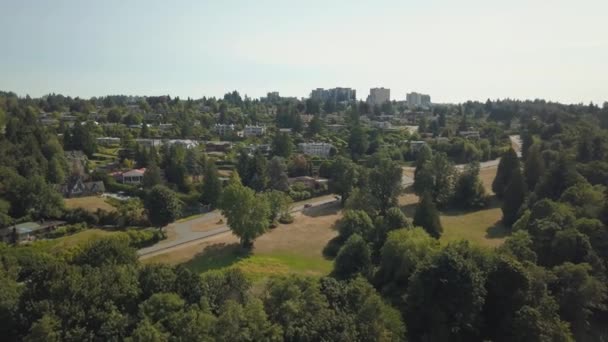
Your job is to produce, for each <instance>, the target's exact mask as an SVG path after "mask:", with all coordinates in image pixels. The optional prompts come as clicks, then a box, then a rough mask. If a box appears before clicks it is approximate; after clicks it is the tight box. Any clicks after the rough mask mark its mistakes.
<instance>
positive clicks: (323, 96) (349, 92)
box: [310, 87, 357, 102]
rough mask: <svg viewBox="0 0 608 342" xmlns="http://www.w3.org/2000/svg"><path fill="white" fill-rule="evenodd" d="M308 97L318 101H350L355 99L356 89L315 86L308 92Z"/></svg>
mask: <svg viewBox="0 0 608 342" xmlns="http://www.w3.org/2000/svg"><path fill="white" fill-rule="evenodd" d="M310 98H311V99H313V100H318V101H334V102H352V101H356V100H357V91H356V90H354V89H352V88H340V87H338V88H332V89H327V90H326V89H323V88H317V89H315V90H313V91H311V92H310Z"/></svg>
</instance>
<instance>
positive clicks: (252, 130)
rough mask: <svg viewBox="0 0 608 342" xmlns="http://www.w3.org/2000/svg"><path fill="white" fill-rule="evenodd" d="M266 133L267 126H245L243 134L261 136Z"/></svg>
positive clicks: (245, 135)
mask: <svg viewBox="0 0 608 342" xmlns="http://www.w3.org/2000/svg"><path fill="white" fill-rule="evenodd" d="M264 134H266V126H257V125H256V126H250V125H247V126H245V129H244V130H243V136H244V137H245V138H247V137H259V136H261V135H264Z"/></svg>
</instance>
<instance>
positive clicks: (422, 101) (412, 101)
mask: <svg viewBox="0 0 608 342" xmlns="http://www.w3.org/2000/svg"><path fill="white" fill-rule="evenodd" d="M406 98H407V105H408V106H410V107H429V106H430V105H431V96H430V95H427V94H420V93H416V92H411V93H409V94H407V96H406Z"/></svg>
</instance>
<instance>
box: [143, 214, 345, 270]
mask: <svg viewBox="0 0 608 342" xmlns="http://www.w3.org/2000/svg"><path fill="white" fill-rule="evenodd" d="M340 216H341V214H340V212H339V208H338V207H337V206H335V205H331V206H330V205H325V206H321V207H313V208H310V209H307V210H306V212H305V213H297V214H295V215H294V222H293V223H292V224H289V225H279V226H278V227H276V228H274V229H271V230H269V231H268V232H267V233H266V234H264V235H263V236H261V237H259V238H258V239H256V241H255V244H254V247H253V249H252V250H251V251H250V252H244V251H243V250H242V249H241V248H240V246H239V240H238V238H237V237H236V236H234V235H232V234H231V233H229V232H228V233H225V234H219V235H216V236H213V237H210V238H207V239H205V240H204V241H201V242H198V243H193V244H188V245H186V246H180V247H179V248H174V249H172V250H170V251H168V252H167V253H164V254H159V255H156V256H153V257H149V258H144V259H143V260H142V261H143V262H145V263H164V264H172V265H175V264H184V265H185V266H186V267H188V268H190V269H191V270H193V271H195V272H205V271H208V270H213V269H222V268H227V267H236V268H239V269H241V270H242V271H243V272H244V273H245V274H247V275H248V276H249V277H250V278H252V279H254V280H256V281H262V280H263V279H265V278H267V277H269V276H273V275H284V274H291V273H295V274H303V275H310V276H323V275H326V274H328V273H329V272H330V271H331V269H332V262H331V261H330V260H327V259H325V258H324V257H323V253H322V252H323V248H324V247H325V245H327V242H328V241H329V240H331V239H333V238H334V237H335V236H336V235H337V232H336V231H335V230H334V229H333V226H334V223H335V222H336V221H337V220H338V219H339V218H340Z"/></svg>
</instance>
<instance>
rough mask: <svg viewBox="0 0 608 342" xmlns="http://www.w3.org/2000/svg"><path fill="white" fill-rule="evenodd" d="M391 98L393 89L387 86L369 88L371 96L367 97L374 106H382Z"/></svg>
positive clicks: (368, 101)
mask: <svg viewBox="0 0 608 342" xmlns="http://www.w3.org/2000/svg"><path fill="white" fill-rule="evenodd" d="M390 100H391V90H390V89H387V88H371V89H370V90H369V96H368V97H367V103H369V104H371V105H372V106H376V105H378V106H380V105H382V104H383V103H385V102H388V101H390Z"/></svg>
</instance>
